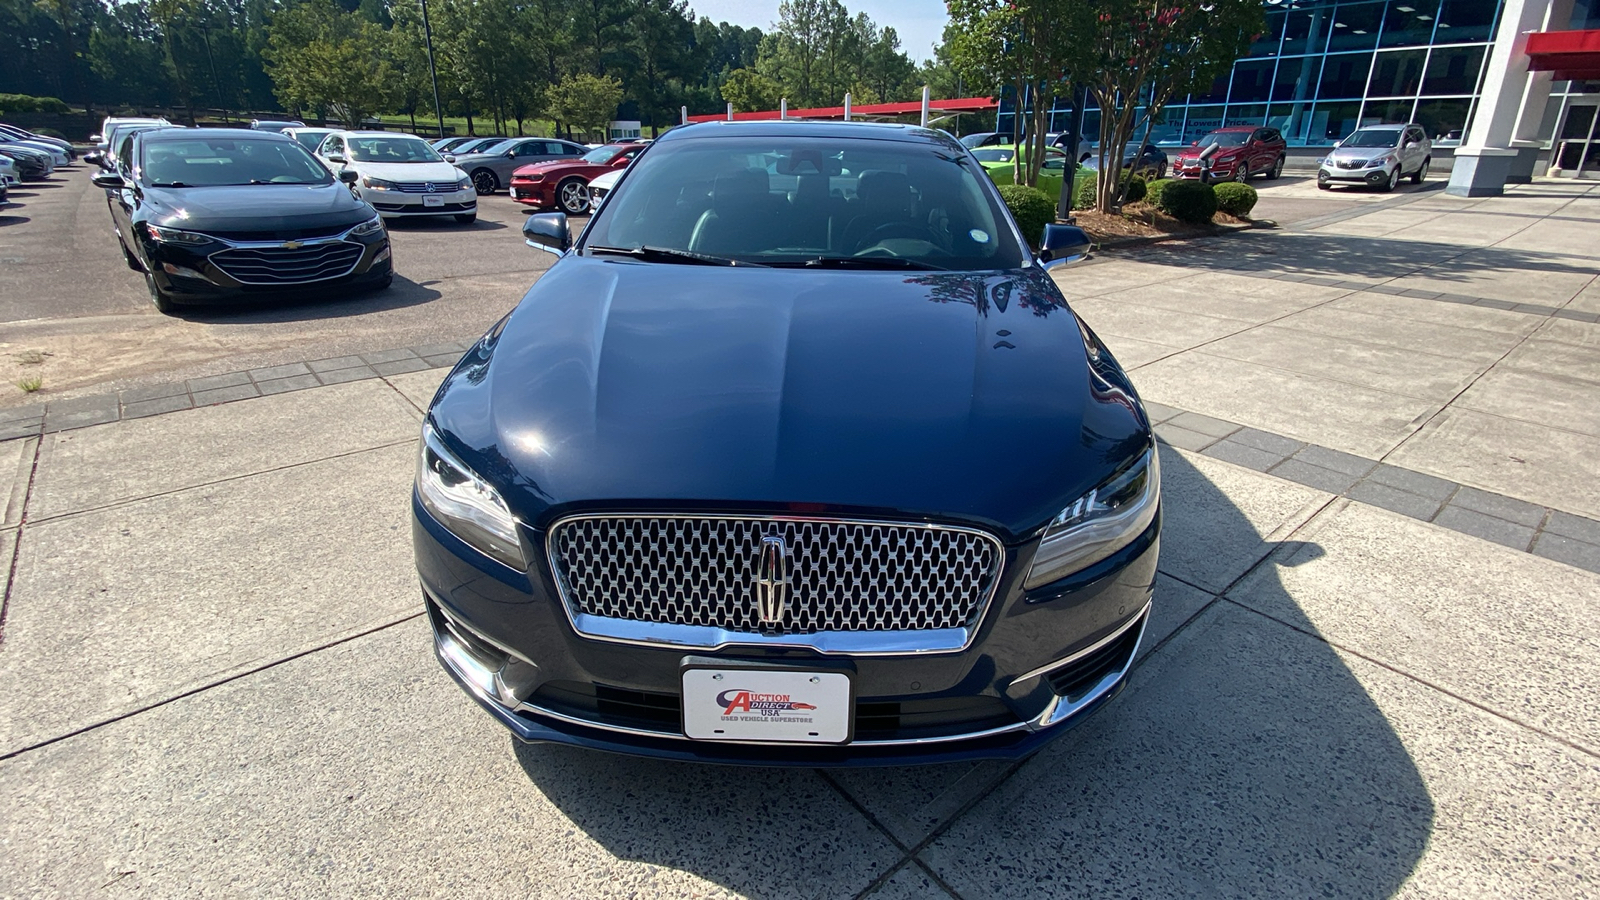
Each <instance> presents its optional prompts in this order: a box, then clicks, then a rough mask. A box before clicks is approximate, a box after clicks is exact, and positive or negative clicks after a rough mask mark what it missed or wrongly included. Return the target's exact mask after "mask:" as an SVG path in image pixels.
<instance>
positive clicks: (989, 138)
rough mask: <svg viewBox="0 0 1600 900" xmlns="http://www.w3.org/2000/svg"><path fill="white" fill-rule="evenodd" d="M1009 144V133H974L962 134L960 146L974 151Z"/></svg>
mask: <svg viewBox="0 0 1600 900" xmlns="http://www.w3.org/2000/svg"><path fill="white" fill-rule="evenodd" d="M1009 143H1011V132H1009V131H1008V132H1004V133H1002V132H999V131H974V132H973V133H972V134H964V135H962V136H961V146H963V147H965V148H967V149H968V150H976V149H978V148H979V147H990V146H993V145H995V144H1009Z"/></svg>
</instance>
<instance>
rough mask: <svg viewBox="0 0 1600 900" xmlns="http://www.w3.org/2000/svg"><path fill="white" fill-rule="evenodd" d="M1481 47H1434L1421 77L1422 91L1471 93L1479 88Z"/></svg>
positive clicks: (1481, 59) (1481, 63)
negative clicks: (1424, 73) (1424, 75)
mask: <svg viewBox="0 0 1600 900" xmlns="http://www.w3.org/2000/svg"><path fill="white" fill-rule="evenodd" d="M1483 50H1484V48H1482V47H1435V48H1434V49H1433V54H1432V55H1431V56H1429V57H1428V74H1427V76H1426V77H1424V78H1423V79H1422V92H1423V93H1424V94H1471V93H1474V92H1476V91H1477V89H1478V70H1480V69H1482V68H1483Z"/></svg>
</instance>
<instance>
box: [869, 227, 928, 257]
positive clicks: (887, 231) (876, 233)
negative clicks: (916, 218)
mask: <svg viewBox="0 0 1600 900" xmlns="http://www.w3.org/2000/svg"><path fill="white" fill-rule="evenodd" d="M890 238H912V239H914V240H919V241H924V242H926V243H927V244H928V245H929V246H931V247H933V248H934V249H936V250H937V249H939V235H938V234H936V233H935V232H934V230H933V229H932V228H929V227H928V226H926V225H924V224H922V223H920V222H889V223H888V224H885V225H879V226H878V227H877V228H874V229H872V230H871V231H869V232H867V236H866V237H864V238H862V239H861V240H860V241H857V242H856V251H855V253H854V255H855V256H860V255H862V254H863V253H864V252H869V250H870V249H871V248H872V247H873V246H874V245H876V244H878V243H881V242H883V241H886V240H888V239H890Z"/></svg>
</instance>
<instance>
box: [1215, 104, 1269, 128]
mask: <svg viewBox="0 0 1600 900" xmlns="http://www.w3.org/2000/svg"><path fill="white" fill-rule="evenodd" d="M1266 118H1267V105H1266V104H1265V103H1252V104H1249V105H1247V106H1240V105H1239V104H1236V103H1230V104H1228V113H1227V115H1225V116H1223V124H1224V125H1261V124H1263V123H1264V122H1265V121H1266Z"/></svg>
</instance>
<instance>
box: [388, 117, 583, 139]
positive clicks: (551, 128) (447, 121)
mask: <svg viewBox="0 0 1600 900" xmlns="http://www.w3.org/2000/svg"><path fill="white" fill-rule="evenodd" d="M378 119H379V120H380V121H382V122H383V125H384V127H385V128H401V129H405V130H407V131H409V130H411V117H410V116H395V115H387V116H379V117H378ZM438 127H439V120H438V119H436V118H434V116H433V114H432V113H431V112H430V113H427V114H423V113H418V114H417V131H418V133H420V134H423V135H431V134H433V133H434V131H436V130H437V129H438ZM444 127H445V130H447V131H450V130H452V129H453V131H452V134H453V136H455V137H466V135H467V119H466V117H465V116H445V117H444ZM506 129H507V132H508V136H509V137H520V136H527V137H554V132H555V123H554V122H551V121H550V120H549V119H525V120H524V121H523V123H522V135H515V134H510V132H514V131H516V130H517V120H516V119H512V120H510V121H508V122H506ZM472 131H473V133H474V134H476V135H478V136H479V137H493V136H494V135H495V133H496V132H495V128H494V116H492V115H491V116H473V117H472Z"/></svg>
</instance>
